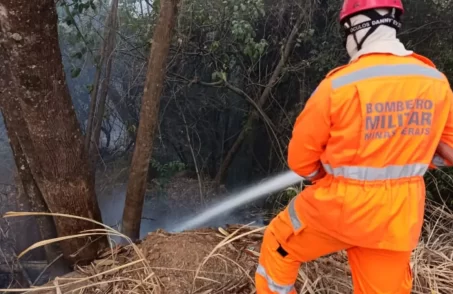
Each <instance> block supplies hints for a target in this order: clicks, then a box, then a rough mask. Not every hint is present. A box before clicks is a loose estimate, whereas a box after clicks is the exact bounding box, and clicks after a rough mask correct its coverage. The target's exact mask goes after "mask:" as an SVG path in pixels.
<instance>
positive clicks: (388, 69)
mask: <svg viewBox="0 0 453 294" xmlns="http://www.w3.org/2000/svg"><path fill="white" fill-rule="evenodd" d="M414 75H418V76H425V77H429V78H435V79H443V75H442V73H441V72H440V71H438V70H437V69H435V68H432V67H428V66H422V65H418V64H395V65H377V66H371V67H367V68H363V69H360V70H357V71H354V72H351V73H348V74H345V75H343V76H339V77H337V78H333V79H332V88H333V89H337V88H340V87H342V86H346V85H348V84H351V83H355V82H358V81H362V80H366V79H371V78H378V77H399V76H414Z"/></svg>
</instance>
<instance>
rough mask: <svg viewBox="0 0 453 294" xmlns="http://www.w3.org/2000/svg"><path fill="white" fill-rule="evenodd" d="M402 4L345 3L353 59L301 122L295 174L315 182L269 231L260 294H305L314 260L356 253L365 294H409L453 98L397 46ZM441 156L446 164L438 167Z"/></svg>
mask: <svg viewBox="0 0 453 294" xmlns="http://www.w3.org/2000/svg"><path fill="white" fill-rule="evenodd" d="M402 14H403V5H402V3H401V0H345V2H344V4H343V7H342V11H341V13H340V23H341V25H342V27H343V28H344V30H345V47H346V50H347V52H348V54H349V56H350V58H351V59H350V62H349V63H348V64H346V65H344V66H341V67H338V68H336V69H334V70H332V71H331V72H329V73H328V74H327V76H326V77H325V78H324V80H323V81H321V83H320V84H319V86H318V87H317V89H316V90H315V91H314V93H313V94H312V96H311V97H310V98H309V100H308V102H307V103H306V106H305V108H304V109H303V111H302V113H301V114H300V115H299V116H298V118H297V119H296V122H295V125H294V129H293V133H292V138H291V140H290V142H289V146H288V165H289V167H290V168H291V169H292V170H293V171H294V172H296V173H297V174H299V175H300V176H302V177H305V178H307V179H310V180H311V181H312V182H313V185H311V186H309V187H307V188H306V189H304V190H303V191H302V192H301V193H300V194H299V195H297V196H296V197H295V198H294V199H292V201H291V202H290V203H289V204H288V206H287V207H286V208H285V209H284V210H283V211H282V212H280V213H279V214H278V215H277V216H276V217H275V218H274V219H273V220H272V221H271V223H270V224H269V226H268V227H267V228H266V231H265V233H264V238H263V243H262V247H261V254H260V258H259V265H258V268H257V271H256V274H255V281H256V287H257V294H267V293H291V294H292V293H296V290H295V288H294V283H295V281H296V278H297V275H298V270H299V267H300V265H301V263H303V262H308V261H312V260H314V259H317V258H318V257H321V256H324V255H327V254H330V253H333V252H337V251H340V250H345V251H346V252H347V255H348V261H349V264H350V267H351V272H352V281H353V287H354V293H356V294H358V293H366V294H373V293H380V294H383V293H386V294H396V293H398V294H406V293H407V294H409V293H410V292H411V288H412V271H411V267H410V257H411V252H412V250H413V249H414V248H415V247H416V246H417V243H418V240H419V237H420V233H421V228H422V223H423V216H424V205H425V183H424V179H423V175H424V174H425V172H426V171H427V169H428V168H430V167H434V166H435V165H436V164H437V165H441V164H443V163H445V160H444V159H442V158H440V159H439V158H438V156H434V155H435V153H436V148H437V146H438V145H439V143H440V142H443V143H445V144H446V145H447V147H450V148H451V147H453V109H452V107H453V104H452V101H453V93H452V91H451V89H450V85H449V83H448V80H447V78H446V77H445V75H444V74H443V73H441V72H440V71H439V70H437V69H436V67H435V65H434V64H433V63H432V62H431V61H430V60H429V59H427V58H426V57H423V56H421V55H418V54H416V53H414V52H412V51H410V50H407V49H406V48H405V47H404V45H403V44H402V43H401V42H400V41H399V40H398V39H397V37H396V34H397V32H398V30H399V29H400V27H401V22H400V19H401V15H402ZM433 158H436V161H435V162H434V163H432V161H433Z"/></svg>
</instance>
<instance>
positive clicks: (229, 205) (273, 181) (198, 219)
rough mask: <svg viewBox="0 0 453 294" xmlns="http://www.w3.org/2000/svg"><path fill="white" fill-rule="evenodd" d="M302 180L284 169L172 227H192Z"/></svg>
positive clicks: (177, 230)
mask: <svg viewBox="0 0 453 294" xmlns="http://www.w3.org/2000/svg"><path fill="white" fill-rule="evenodd" d="M303 180H304V178H302V177H301V176H299V175H298V174H296V173H294V172H293V171H285V172H283V173H280V174H278V175H276V176H273V177H271V178H269V179H266V180H264V181H261V182H259V183H256V184H254V185H252V186H251V187H249V188H247V189H245V190H244V191H241V192H238V193H234V195H231V196H229V197H227V198H226V199H225V200H223V201H221V202H219V203H217V204H215V205H213V206H211V207H209V208H207V209H206V210H205V211H204V212H202V213H200V214H198V215H196V216H194V217H192V218H189V219H188V220H186V221H183V222H181V223H180V224H179V225H177V226H176V227H175V228H174V231H176V232H180V231H183V230H187V229H192V228H194V227H197V226H199V225H202V224H203V223H205V222H207V221H209V220H211V219H212V218H215V217H216V216H219V214H221V213H224V212H227V211H230V210H232V209H234V208H237V207H238V206H241V205H243V204H246V203H249V202H252V201H254V200H256V199H259V198H261V197H264V196H266V195H267V194H269V193H274V192H277V191H280V190H282V189H284V188H287V187H289V186H291V185H294V184H297V183H300V182H302V181H303Z"/></svg>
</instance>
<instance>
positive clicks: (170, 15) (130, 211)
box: [122, 0, 180, 240]
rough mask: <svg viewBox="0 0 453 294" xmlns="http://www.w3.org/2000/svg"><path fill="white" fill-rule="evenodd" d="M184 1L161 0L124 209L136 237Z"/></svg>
mask: <svg viewBox="0 0 453 294" xmlns="http://www.w3.org/2000/svg"><path fill="white" fill-rule="evenodd" d="M179 1H180V0H161V1H160V12H159V20H158V22H157V25H156V28H155V30H154V35H153V42H152V47H151V53H150V58H149V62H148V69H147V76H146V82H145V90H144V93H143V98H142V106H141V110H140V121H139V125H138V132H137V140H136V143H135V149H134V155H133V157H132V164H131V171H130V175H129V184H128V188H127V194H126V204H125V207H124V212H123V222H122V227H123V232H124V234H125V235H127V236H129V237H130V238H132V239H135V240H136V239H138V238H139V236H140V221H141V216H142V210H143V202H144V198H145V190H146V179H147V174H148V167H149V161H150V158H151V152H152V147H153V138H154V132H155V128H156V123H157V122H158V114H159V102H160V95H161V93H162V88H163V83H164V78H165V73H166V63H167V56H168V52H169V47H170V42H171V38H172V35H173V28H174V25H175V22H176V17H177V13H178V4H179Z"/></svg>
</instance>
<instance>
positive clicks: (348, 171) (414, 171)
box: [323, 163, 429, 181]
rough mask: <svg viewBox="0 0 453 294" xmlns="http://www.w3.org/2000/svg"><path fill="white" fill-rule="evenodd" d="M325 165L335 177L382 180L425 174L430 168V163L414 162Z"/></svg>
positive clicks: (326, 169) (327, 170)
mask: <svg viewBox="0 0 453 294" xmlns="http://www.w3.org/2000/svg"><path fill="white" fill-rule="evenodd" d="M323 166H324V169H325V171H326V172H327V173H328V174H331V175H333V176H335V177H344V178H347V179H353V180H359V181H380V180H397V179H401V178H408V177H416V176H423V175H424V174H425V172H426V171H427V170H428V166H429V165H428V164H424V163H413V164H407V165H390V166H386V167H366V166H341V167H335V168H332V167H331V166H330V165H329V164H324V163H323Z"/></svg>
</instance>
